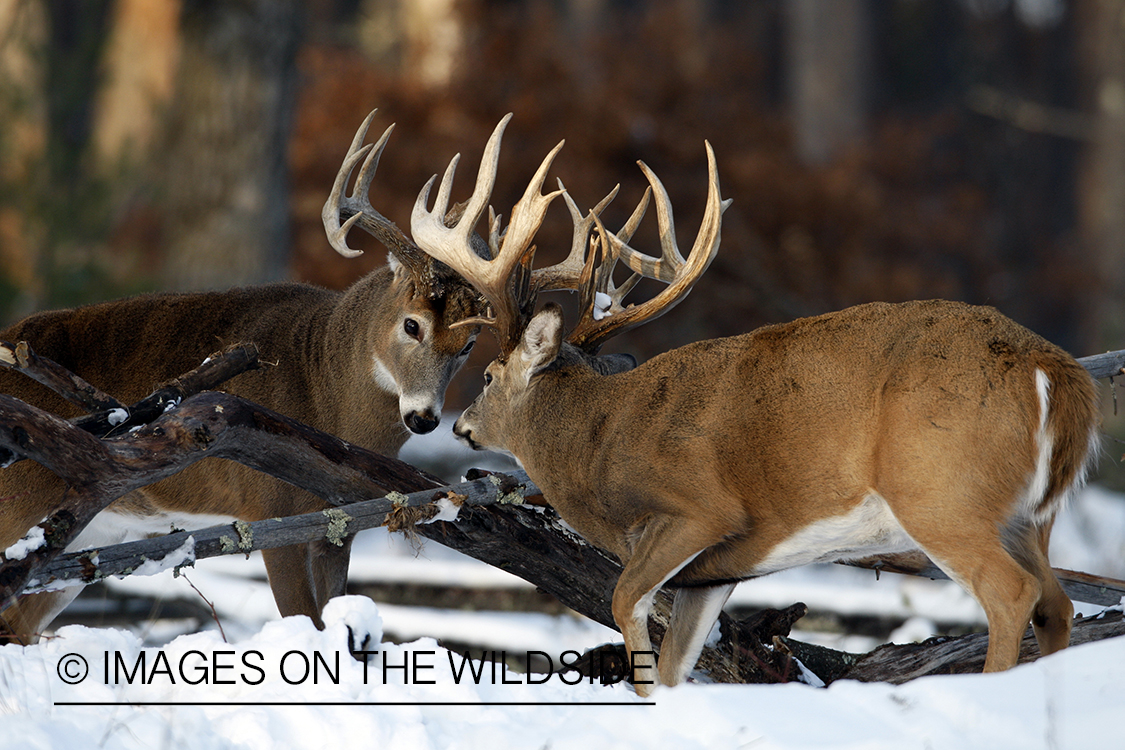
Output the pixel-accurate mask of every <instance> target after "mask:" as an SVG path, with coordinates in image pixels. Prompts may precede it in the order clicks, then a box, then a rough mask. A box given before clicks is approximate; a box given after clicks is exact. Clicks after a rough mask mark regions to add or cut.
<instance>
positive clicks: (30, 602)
mask: <svg viewBox="0 0 1125 750" xmlns="http://www.w3.org/2000/svg"><path fill="white" fill-rule="evenodd" d="M374 114H375V113H374V112H372V116H373V115H374ZM371 119H372V118H371V116H369V117H368V118H367V120H366V121H365V122H364V124H363V125H362V126H361V127H360V129H359V132H357V133H356V137H355V140H354V141H353V143H352V146H351V149H350V150H349V152H348V156H347V158H346V159H345V161H344V164H343V166H342V167H341V169H340V172H339V175H338V176H337V179H336V184H335V186H334V187H333V190H332V194H331V197H330V198H329V199H328V202H327V203H326V204H325V206H324V214H323V216H324V224H325V229H326V231H327V232H328V235H329V239H330V241H331V244H332V245H333V247H334V248H335V249H336V250H337V251H339V252H340V253H342V254H344V255H347V256H353V255H358V254H359V253H358V251H355V250H352V249H351V248H349V247H348V245H347V242H346V238H347V234H348V230H349V229H351V228H352V226H354V225H355V224H356V223H357V222H359V223H360V226H362V227H363V228H364V229H366V230H368V231H369V232H370V233H371V234H373V235H375V236H376V237H378V238H379V239H380V240H381V241H382V242H383V243H384V244H385V245H386V246H387V247H388V248H389V249H390V251H391V256H390V262H389V264H388V265H387V266H384V267H382V268H379V269H377V270H375V271H373V272H371V273H370V274H368V275H367V276H365V277H363V278H362V279H360V280H359V281H357V282H356V283H355V284H354V285H353V286H351V287H350V288H349V289H347V290H346V291H344V292H343V293H339V292H333V291H328V290H326V289H321V288H317V287H314V286H309V285H305V284H270V285H265V286H255V287H247V288H242V289H232V290H230V291H225V292H207V293H198V294H156V295H146V296H141V297H136V298H132V299H126V300H121V301H116V302H108V303H105V304H99V305H93V306H89V307H81V308H78V309H74V310H62V311H54V312H44V313H39V314H37V315H33V316H31V317H29V318H27V319H25V320H23V321H21V322H19V323H17V324H15V325H14V326H12V327H10V328H8V329H7V330H5V331H3V332H0V338H2V339H4V340H7V341H11V342H16V341H27V342H28V343H29V344H30V345H31V347H32V348H33V349H34V350H35V351H36V352H37V353H39V354H41V355H43V356H46V357H49V358H51V359H54V360H56V361H57V362H59V363H61V364H62V365H64V366H65V367H67V368H69V369H70V370H72V371H74V372H76V373H78V374H79V375H81V376H82V377H83V378H85V379H86V380H87V381H89V382H90V383H92V384H94V385H95V386H97V387H99V388H101V389H102V390H103V391H104V392H106V393H109V394H111V395H113V396H114V397H116V398H118V399H119V400H120V401H122V402H123V403H133V402H135V401H137V400H139V399H140V398H142V397H144V396H146V395H147V394H148V393H149V392H151V391H152V390H153V389H154V388H155V387H156V386H157V385H159V384H161V383H164V382H166V381H168V380H170V379H172V378H174V377H176V376H179V375H181V374H183V373H185V372H187V371H189V370H191V369H192V368H194V367H196V366H198V365H199V364H200V363H201V362H202V361H203V360H204V358H205V357H207V356H208V354H209V353H211V352H214V351H216V350H217V349H220V348H222V347H223V346H224V345H227V344H234V343H253V344H256V345H257V347H258V349H259V351H260V354H261V359H262V361H263V362H268V363H269V364H268V365H267V366H265V367H264V368H263V369H262V370H260V371H258V372H251V373H246V374H243V375H241V376H239V377H237V378H235V379H233V380H231V381H229V383H228V384H227V385H226V387H225V389H226V390H227V391H229V392H231V393H235V394H237V395H240V396H243V397H246V398H248V399H250V400H252V401H255V402H257V403H259V404H262V405H264V406H267V407H269V408H271V409H274V410H276V411H279V412H281V413H283V414H286V415H288V416H290V417H293V418H295V419H297V420H300V421H302V422H305V423H306V424H309V425H312V426H313V427H316V428H318V429H321V430H324V431H326V432H329V433H332V434H334V435H337V436H339V437H341V438H343V439H345V440H348V441H350V442H352V443H355V444H357V445H360V446H363V447H365V448H369V449H371V450H374V451H378V452H381V453H384V454H386V455H391V456H393V455H396V454H397V453H398V450H399V448H401V447H402V444H403V443H404V442H405V441H406V439H407V437H408V436H409V435H410V432H416V433H425V432H430V431H431V430H433V429H434V428H435V427H436V426H437V424H438V420H439V418H440V416H441V408H442V401H443V398H444V394H445V390H446V386H447V385H448V384H449V381H450V379H451V378H452V377H453V375H454V373H456V372H457V370H458V368H460V367H461V365H462V364H463V363H464V362H465V359H466V357H467V356H468V353H469V350H470V349H471V348H472V346H473V342H474V340H475V338H476V335H477V333H478V331H479V327H475V326H462V327H454V326H453V325H452V324H454V323H456V322H457V321H459V320H461V319H463V318H466V317H471V316H473V315H475V314H477V313H478V312H479V302H478V296H477V294H476V292H475V291H473V290H472V289H471V288H470V287H468V286H467V285H465V284H464V283H463V281H462V280H461V279H460V277H458V276H456V275H455V274H453V273H452V272H451V271H450V270H449V269H448V268H446V267H444V266H442V265H440V264H436V263H434V262H433V260H432V259H431V258H430V257H429V256H427V255H426V254H424V253H422V252H420V251H419V250H418V248H417V246H415V245H414V243H413V242H411V240H410V239H409V238H407V237H406V236H405V235H404V234H403V233H402V232H400V231H399V230H398V229H397V228H396V227H395V225H394V224H392V223H391V222H390V221H388V220H387V219H385V218H384V217H383V216H381V215H380V214H379V213H378V212H377V211H375V210H374V209H373V208H372V207H371V206H370V204H369V202H368V198H367V193H368V189H369V187H370V184H371V180H372V178H373V177H374V174H375V169H376V168H377V166H378V160H379V156H380V154H381V153H382V150H383V147H384V146H385V144H386V141H387V137H388V136H389V135H390V132H391V128H388V129H387V131H386V132H385V133H384V134H383V137H382V138H381V139H380V140H379V142H378V143H377V144H374V145H373V146H372V145H367V146H363V147H362V148H361V147H360V144H362V142H363V139H364V136H365V134H366V132H367V127H368V125H369V124H370V122H371ZM361 161H362V162H363V165H362V167H361V169H360V173H359V176H358V177H357V179H356V184H355V189H354V192H353V193H352V194H351V195H348V194H347V187H348V182H349V181H350V178H351V173H352V171H353V169H354V168H355V167H356V166H357V165H358V164H359V163H360V162H361ZM341 214H343V215H344V216H345V217H346V218H347V217H349V216H350V218H347V221H346V222H345V223H343V224H341V222H340V216H341ZM0 392H3V393H7V394H11V395H14V396H17V397H19V398H21V399H23V400H25V401H27V402H29V403H32V404H35V405H37V406H39V407H41V408H44V409H47V410H49V411H52V412H54V413H57V414H62V415H65V416H70V415H73V414H74V413H75V412H74V407H72V406H69V405H68V404H67V403H66V402H64V401H63V400H62V399H61V398H60V397H58V396H56V395H55V394H53V393H51V392H49V391H47V390H46V389H45V388H43V387H42V386H40V385H38V384H37V383H35V382H33V381H31V380H30V379H28V378H26V377H24V376H23V375H21V374H19V373H16V372H12V371H9V370H0ZM62 494H63V487H62V485H61V483H60V481H59V480H58V479H57V478H56V477H55V476H54V475H52V474H50V473H49V472H48V471H46V470H45V469H43V468H42V467H40V466H38V465H37V464H34V463H32V462H30V461H24V462H21V463H18V464H15V465H14V466H11V467H10V468H8V469H3V470H0V498H2V499H3V500H2V502H0V519H3V524H2V525H0V550H2V549H5V548H7V547H8V546H9V545H11V544H12V543H13V542H15V541H16V540H17V539H19V538H20V537H21V536H22V535H23V534H24V533H25V532H26V531H27V530H28V528H29V527H31V526H33V525H34V524H36V523H38V522H39V521H40V520H41V519H42V518H43V517H44V516H45V515H47V513H48V512H49V511H50V510H51V509H52V505H53V504H54V503H56V502H57V501H58V500H59V498H61V497H62ZM326 507H327V505H326V504H325V503H324V502H323V501H322V500H320V499H319V498H317V497H314V496H313V495H311V494H307V493H304V492H302V491H300V490H297V489H296V488H294V487H291V486H290V485H287V484H285V483H283V482H281V481H279V480H276V479H273V478H272V477H269V476H267V475H265V474H260V473H257V472H254V471H252V470H250V469H247V468H245V467H243V466H241V465H238V464H235V463H233V462H226V461H215V460H211V461H204V462H202V463H200V464H197V465H195V466H193V467H191V468H189V469H187V470H186V471H184V472H182V473H181V474H178V475H176V476H174V477H172V478H169V479H166V480H164V481H162V482H159V483H157V484H154V485H152V486H150V487H148V488H146V489H144V490H143V491H140V492H136V493H133V494H132V495H129V496H126V497H124V498H121V499H120V500H118V501H117V502H116V503H114V504H113V505H112V506H111V507H110V508H109V509H107V511H105V512H103V513H102V514H100V515H99V516H98V517H97V518H95V520H94V522H93V523H91V524H90V525H89V526H88V527H87V528H86V530H85V531H84V532H83V533H82V535H81V536H80V537H79V539H78V540H77V541H76V542H75V544H73V545H71V547H72V548H73V549H82V548H85V547H90V546H101V545H106V544H112V543H116V542H120V541H125V540H126V539H136V538H139V537H140V536H143V535H145V534H150V533H165V532H167V531H168V530H169V528H170V525H171V524H173V523H174V524H176V525H177V526H178V527H181V528H189V529H191V528H199V527H200V526H201V525H206V522H207V519H201V518H199V516H220V517H225V518H228V519H229V518H230V517H233V518H237V519H242V520H245V521H255V520H260V519H264V518H273V517H277V516H286V515H291V514H296V513H306V512H312V511H317V510H322V509H324V508H326ZM192 516H194V517H196V518H194V519H193V518H191V517H192ZM211 522H217V520H215V519H211ZM263 555H264V557H265V562H266V569H267V571H268V573H269V579H270V585H271V587H272V589H273V593H274V598H275V600H276V602H277V606H278V609H279V610H280V611H281V613H282V614H283V615H290V614H305V615H308V616H309V617H311V618H312V619H313V620H314V621H315V622H317V623H318V624H319V623H320V611H321V609H322V607H323V606H324V603H325V602H326V601H327V599H329V598H331V597H333V596H336V595H338V594H341V593H343V591H344V584H345V579H346V576H347V567H348V557H349V551H348V546H347V545H345V546H344V547H342V548H341V547H336V546H334V545H331V544H329V543H327V542H322V543H318V544H310V545H308V546H307V547H306V546H302V547H287V548H282V549H276V550H267V551H265V552H264V553H263ZM75 591H76V590H75V589H68V590H66V591H64V592H56V593H47V594H35V595H31V596H26V597H24V598H23V599H21V600H20V601H19V602H18V603H17V604H16V605H15V606H13V607H10V608H9V609H8V610H6V611H5V612H3V613H0V620H2V623H0V632H2V631H3V630H7V631H8V634H9V635H13V636H15V637H17V638H19V639H21V640H27V639H29V638H32V637H33V636H34V635H35V634H37V633H38V632H39V631H40V630H41V629H42V628H43V627H44V626H46V625H47V624H48V623H49V622H50V620H51V619H52V618H53V617H54V616H55V615H56V614H57V613H58V611H59V610H61V609H62V607H63V606H65V605H66V604H67V603H68V602H69V601H70V599H72V598H73V596H74V595H75V594H74V592H75ZM68 592H70V593H68Z"/></svg>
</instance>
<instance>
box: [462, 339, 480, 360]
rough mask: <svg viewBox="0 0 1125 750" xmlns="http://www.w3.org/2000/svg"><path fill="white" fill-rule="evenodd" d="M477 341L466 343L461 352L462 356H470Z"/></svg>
mask: <svg viewBox="0 0 1125 750" xmlns="http://www.w3.org/2000/svg"><path fill="white" fill-rule="evenodd" d="M475 343H477V342H475V341H470V342H469V343H467V344H465V348H464V349H462V350H461V354H460V355H459V356H461V357H467V356H469V352H471V351H472V350H473V344H475Z"/></svg>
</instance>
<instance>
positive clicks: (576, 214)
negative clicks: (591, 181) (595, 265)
mask: <svg viewBox="0 0 1125 750" xmlns="http://www.w3.org/2000/svg"><path fill="white" fill-rule="evenodd" d="M558 182H559V190H560V191H561V192H562V197H563V200H564V201H566V207H567V208H568V209H569V210H570V218H571V220H572V222H573V223H574V234H573V235H572V237H571V241H570V253H569V254H568V255H567V256H566V259H565V260H563V261H562V262H561V263H556V264H555V265H553V266H548V267H547V268H537V269H536V270H535V271H533V273H532V280H531V284H532V286H533V287H534V288H535V289H537V290H538V291H541V292H547V291H551V290H555V289H578V288H580V285H581V283H582V271H583V268H584V267H585V266H586V247H587V244H588V241H589V239H590V231H591V230H592V229H593V228H594V217H595V216H596V215H597V216H600V215H601V213H602V211H604V210H605V208H606V206H608V205H609V204H610V203H612V202H613V199H614V198H616V197H617V191H618V190H620V188H621V186H620V185H616V186H614V188H613V190H611V191H610V192H609V195H607V196H606V197H604V198H602V200H601V202H599V203H598V205H596V206H594V208H593V210H592V211H590V213H588V214H586V216H585V217H583V216H582V212H581V211H580V210H579V208H578V204H576V203H575V202H574V199H573V198H571V197H570V194H569V193H567V192H566V188H565V187H563V182H562V180H559V181H558Z"/></svg>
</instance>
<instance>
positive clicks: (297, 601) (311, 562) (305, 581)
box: [255, 482, 352, 628]
mask: <svg viewBox="0 0 1125 750" xmlns="http://www.w3.org/2000/svg"><path fill="white" fill-rule="evenodd" d="M273 489H274V492H270V493H268V494H264V497H265V498H268V500H263V501H262V502H261V504H260V505H261V507H260V513H256V514H255V515H261V516H262V517H265V518H271V517H281V516H287V515H296V514H300V513H311V512H316V511H318V510H324V509H326V507H327V506H326V504H325V503H324V501H323V500H321V499H320V498H317V497H315V496H313V495H310V494H308V493H304V492H299V491H295V490H293V488H291V487H288V486H287V485H283V484H282V483H280V482H277V483H276V485H275V486H274V487H273ZM351 545H352V536H340V535H338V534H337V535H333V536H332V537H330V538H322V539H318V540H315V541H312V542H308V543H306V544H295V545H292V546H290V547H280V548H277V549H271V550H263V551H262V557H263V558H264V559H265V563H266V572H267V573H268V574H269V580H270V588H271V589H272V590H273V598H274V601H275V602H276V603H277V609H278V611H279V612H280V613H281V615H282V616H283V617H288V616H289V615H308V616H309V617H310V618H312V621H313V622H314V623H315V624H316V626H317V627H318V628H322V627H324V624H323V621H322V620H321V618H320V613H321V611H322V610H323V609H324V605H325V604H326V603H327V602H328V600H329V599H331V598H332V597H335V596H340V595H341V594H343V593H345V589H346V587H347V581H348V563H349V561H350V559H351Z"/></svg>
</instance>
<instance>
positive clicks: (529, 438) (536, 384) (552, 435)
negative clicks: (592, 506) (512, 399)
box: [508, 365, 629, 485]
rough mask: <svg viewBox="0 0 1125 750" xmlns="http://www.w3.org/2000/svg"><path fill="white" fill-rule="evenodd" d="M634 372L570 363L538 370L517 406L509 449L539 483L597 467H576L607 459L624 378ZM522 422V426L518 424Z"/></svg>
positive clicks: (566, 478) (567, 479)
mask: <svg viewBox="0 0 1125 750" xmlns="http://www.w3.org/2000/svg"><path fill="white" fill-rule="evenodd" d="M628 376H629V373H622V374H619V375H599V374H597V373H595V372H593V371H592V370H590V369H589V368H587V367H584V366H580V365H577V366H569V367H566V368H562V369H559V370H555V371H551V372H547V373H544V374H542V375H539V376H538V377H537V378H536V379H535V380H534V381H533V383H532V387H531V388H530V389H529V391H528V392H527V395H526V397H525V398H523V399H522V400H521V401H520V404H519V405H518V407H516V408H515V409H514V410H513V414H512V418H511V421H510V423H509V424H510V426H511V427H512V428H513V429H510V430H509V431H508V436H509V438H510V440H509V446H508V449H509V450H510V451H511V452H512V453H513V454H515V456H516V457H517V458H519V460H520V462H521V463H522V464H523V465H524V468H525V469H526V470H527V473H528V475H529V476H530V477H531V478H532V479H533V480H535V481H536V482H537V483H540V482H543V483H547V484H549V485H551V484H555V483H556V482H558V483H562V484H565V483H568V482H569V483H573V482H574V481H577V480H578V479H579V478H580V477H584V476H587V475H591V476H593V475H596V474H597V472H596V471H579V472H575V471H574V467H577V466H584V467H587V468H589V467H591V466H592V465H593V464H592V462H599V461H601V460H604V455H603V452H604V447H605V444H606V440H605V438H606V435H607V434H609V433H610V431H612V430H613V429H614V418H613V415H614V413H615V411H616V408H615V407H616V406H617V405H619V404H617V402H618V401H619V397H620V393H621V389H620V388H619V385H618V384H619V383H620V382H621V380H622V379H623V378H628ZM517 425H518V428H517V427H516V426H517Z"/></svg>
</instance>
